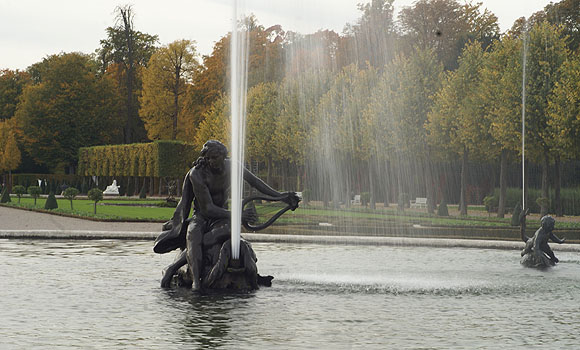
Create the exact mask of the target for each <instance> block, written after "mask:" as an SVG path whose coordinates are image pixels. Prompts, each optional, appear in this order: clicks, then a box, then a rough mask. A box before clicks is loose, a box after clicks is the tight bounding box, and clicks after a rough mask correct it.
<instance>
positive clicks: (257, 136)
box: [245, 83, 280, 182]
mask: <svg viewBox="0 0 580 350" xmlns="http://www.w3.org/2000/svg"><path fill="white" fill-rule="evenodd" d="M279 118H280V104H279V100H278V86H277V85H276V84H275V83H261V84H258V85H255V86H254V87H253V88H251V89H250V90H249V91H248V98H247V121H246V142H245V146H246V152H245V154H246V159H250V160H257V161H265V162H266V164H267V168H268V176H267V179H266V182H270V181H271V177H270V176H271V171H272V161H273V158H274V155H275V152H276V149H277V147H276V144H275V138H274V136H275V134H274V133H275V130H276V124H277V122H278V119H279Z"/></svg>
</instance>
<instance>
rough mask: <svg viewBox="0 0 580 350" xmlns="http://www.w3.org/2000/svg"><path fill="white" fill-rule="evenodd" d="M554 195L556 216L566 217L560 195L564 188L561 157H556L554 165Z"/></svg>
mask: <svg viewBox="0 0 580 350" xmlns="http://www.w3.org/2000/svg"><path fill="white" fill-rule="evenodd" d="M554 177H555V179H554V180H555V183H554V195H555V198H554V199H555V201H556V216H564V212H563V210H562V197H561V194H560V190H561V188H562V162H561V160H560V155H559V154H558V155H556V160H555V164H554Z"/></svg>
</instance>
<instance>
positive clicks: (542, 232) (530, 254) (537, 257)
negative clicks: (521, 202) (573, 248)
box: [520, 210, 565, 268]
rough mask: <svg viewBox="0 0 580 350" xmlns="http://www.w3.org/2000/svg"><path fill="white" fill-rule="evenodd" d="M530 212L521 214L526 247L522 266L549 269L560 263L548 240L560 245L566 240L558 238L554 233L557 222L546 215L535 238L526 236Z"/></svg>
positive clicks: (521, 226)
mask: <svg viewBox="0 0 580 350" xmlns="http://www.w3.org/2000/svg"><path fill="white" fill-rule="evenodd" d="M528 212H529V210H525V211H524V210H522V213H521V214H520V234H521V237H522V240H523V241H524V242H525V243H526V246H525V247H524V249H523V250H522V254H521V255H522V259H521V261H520V262H521V264H522V265H524V266H527V267H540V268H542V267H549V266H554V265H556V263H558V262H559V260H558V258H556V255H554V252H553V251H552V249H551V248H550V246H549V245H548V240H550V239H551V240H552V241H553V242H556V243H558V244H562V243H564V241H565V239H560V238H558V237H557V236H556V235H555V234H554V233H553V230H554V225H555V224H556V220H555V219H554V218H553V217H551V216H549V215H546V216H544V217H542V219H541V220H540V222H541V226H540V228H539V229H538V230H536V233H535V234H534V236H533V237H528V236H526V232H525V231H526V215H527V214H528Z"/></svg>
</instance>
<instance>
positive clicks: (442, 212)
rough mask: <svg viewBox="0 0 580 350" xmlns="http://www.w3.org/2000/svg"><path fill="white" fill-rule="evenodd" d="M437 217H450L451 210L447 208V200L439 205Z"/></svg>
mask: <svg viewBox="0 0 580 350" xmlns="http://www.w3.org/2000/svg"><path fill="white" fill-rule="evenodd" d="M437 215H438V216H449V209H448V208H447V203H446V201H445V200H443V201H441V203H439V206H438V207H437Z"/></svg>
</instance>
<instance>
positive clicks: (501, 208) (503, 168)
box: [497, 150, 507, 218]
mask: <svg viewBox="0 0 580 350" xmlns="http://www.w3.org/2000/svg"><path fill="white" fill-rule="evenodd" d="M506 196H507V151H506V150H502V151H501V155H500V160H499V204H498V208H497V217H498V218H503V217H504V216H505V202H506Z"/></svg>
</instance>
